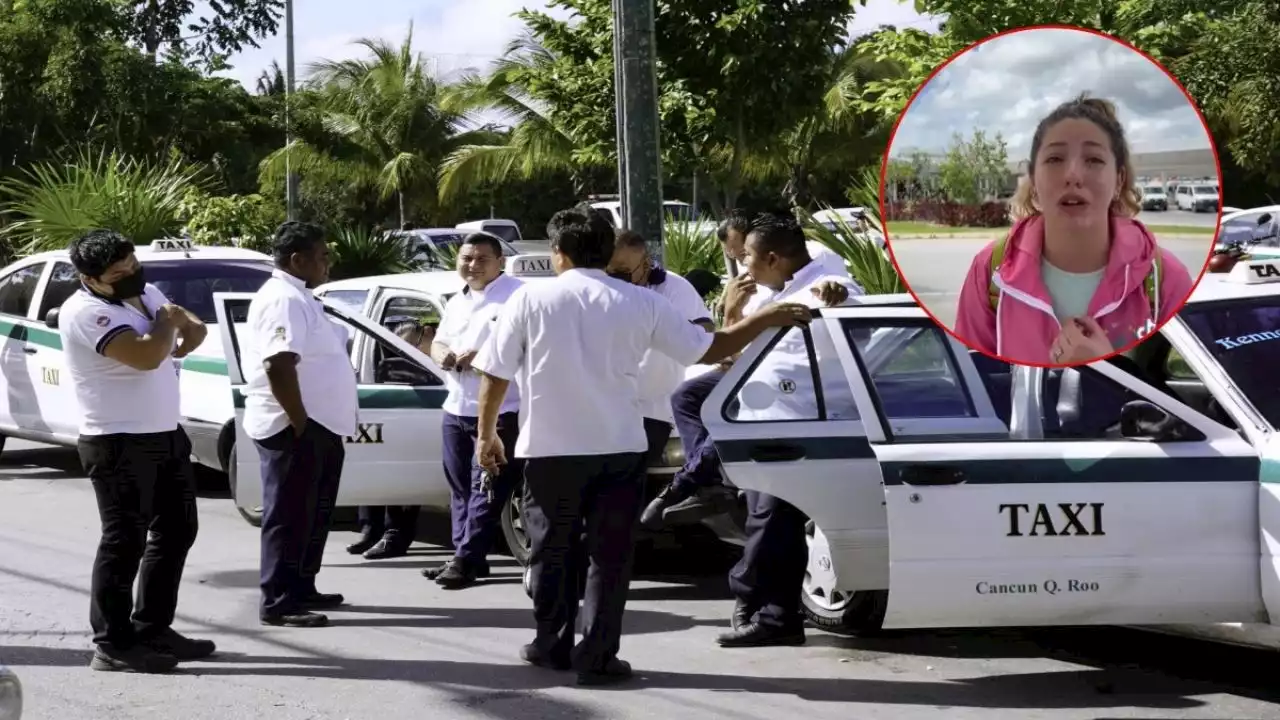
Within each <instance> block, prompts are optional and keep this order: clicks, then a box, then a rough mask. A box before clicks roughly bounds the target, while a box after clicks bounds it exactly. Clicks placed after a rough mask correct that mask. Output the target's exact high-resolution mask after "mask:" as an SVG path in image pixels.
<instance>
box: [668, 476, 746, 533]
mask: <svg viewBox="0 0 1280 720" xmlns="http://www.w3.org/2000/svg"><path fill="white" fill-rule="evenodd" d="M737 504H738V493H737V491H735V490H730V489H728V488H726V487H725V486H723V485H712V486H710V487H703V488H698V492H696V493H694V494H693V495H691V496H690V497H687V498H685V499H684V500H681V501H680V502H678V503H675V504H674V505H671V506H669V507H668V508H667V509H666V511H664V512H663V513H662V519H663V521H664V522H666V523H667V524H671V525H691V524H693V523H696V522H698V521H700V520H702V519H703V518H709V517H713V516H716V515H720V514H721V513H727V512H731V511H732V510H733V509H734V506H735V505H737Z"/></svg>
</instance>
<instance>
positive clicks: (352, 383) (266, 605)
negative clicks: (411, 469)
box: [242, 222, 359, 627]
mask: <svg viewBox="0 0 1280 720" xmlns="http://www.w3.org/2000/svg"><path fill="white" fill-rule="evenodd" d="M272 251H273V254H274V256H275V262H276V269H275V271H274V272H273V273H272V274H271V277H270V278H269V279H268V280H267V282H265V283H264V284H263V285H262V288H261V289H260V290H258V293H257V294H256V295H255V296H254V298H253V301H252V302H250V303H249V313H248V323H247V324H248V331H247V332H246V333H245V336H244V347H243V348H242V359H243V363H244V372H245V381H246V382H245V403H244V429H245V432H246V433H247V434H248V435H249V437H250V438H253V443H254V445H256V446H257V448H258V457H259V458H260V459H261V463H262V567H261V572H262V578H261V587H262V604H261V607H260V609H259V617H260V618H261V620H262V623H263V624H264V625H285V626H290V627H319V626H322V625H327V624H328V622H329V619H328V618H327V617H326V616H324V615H321V614H319V613H316V612H313V611H314V610H320V609H325V608H333V607H338V606H340V605H342V604H343V602H344V598H343V597H342V595H339V594H337V593H331V594H326V593H321V592H319V591H318V590H317V589H316V575H317V574H319V572H320V563H321V559H322V557H323V555H324V545H325V541H326V540H327V539H328V537H329V528H330V525H331V523H332V518H333V505H334V501H335V500H336V499H337V496H338V482H339V480H340V479H341V477H342V463H343V460H344V459H345V456H346V453H345V448H344V446H343V437H344V436H351V435H354V434H355V432H356V424H357V420H358V417H357V416H358V412H359V410H358V403H357V395H356V375H355V370H354V369H353V368H352V366H351V357H350V355H349V354H348V351H347V338H346V333H345V332H343V331H342V329H341V328H339V326H338V325H337V324H336V323H334V322H333V321H332V320H330V319H329V317H328V316H327V315H326V314H325V311H324V306H323V305H322V304H321V303H320V301H319V300H318V299H317V298H316V296H315V295H314V294H313V293H312V290H313V288H315V287H316V286H317V285H320V284H322V283H324V282H325V281H327V280H328V279H329V247H328V245H327V243H326V242H325V236H324V230H323V229H322V228H320V227H318V226H316V225H312V224H310V223H303V222H286V223H284V224H283V225H281V226H280V227H279V228H278V229H277V230H276V235H275V239H274V241H273V247H272ZM246 450H247V448H246Z"/></svg>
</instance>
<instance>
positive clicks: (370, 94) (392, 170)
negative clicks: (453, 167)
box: [262, 26, 482, 225]
mask: <svg viewBox="0 0 1280 720" xmlns="http://www.w3.org/2000/svg"><path fill="white" fill-rule="evenodd" d="M355 44H356V45H359V46H361V47H363V48H364V49H365V50H367V51H368V53H369V56H368V57H365V58H360V59H355V60H338V61H334V60H323V61H320V62H317V63H315V64H313V65H312V66H311V77H310V78H309V83H308V84H309V86H310V87H311V88H312V89H313V90H314V91H315V93H316V95H317V101H318V104H319V112H320V115H321V118H322V123H323V126H324V129H325V130H326V131H327V132H328V133H330V134H331V135H332V136H333V137H334V138H335V139H336V140H337V143H335V146H331V147H326V148H319V147H314V146H311V145H308V144H307V143H306V142H303V141H294V142H291V143H290V144H289V145H287V146H285V147H284V148H281V149H280V150H278V151H276V152H275V153H272V154H271V156H269V157H268V158H267V159H266V160H264V161H263V164H262V175H263V177H262V181H263V182H264V183H277V182H280V181H281V180H282V179H283V177H284V174H285V158H286V157H288V158H289V159H290V160H291V162H292V165H293V166H294V167H295V169H296V171H297V172H299V173H301V174H304V175H305V174H307V173H309V172H315V173H319V174H324V175H329V176H331V177H342V178H345V179H347V180H348V181H350V182H354V183H357V184H365V185H369V186H373V187H376V188H377V189H378V191H379V194H380V196H381V197H382V199H384V200H385V199H389V198H391V197H393V196H394V197H395V198H396V200H397V203H398V206H399V219H400V223H401V225H403V224H404V223H406V222H407V221H408V219H409V215H410V212H411V207H412V206H413V205H419V208H418V209H421V210H425V211H427V212H430V211H432V210H434V209H435V208H436V206H437V203H436V198H437V196H438V194H439V193H438V191H437V189H436V176H437V173H438V168H439V165H440V163H441V161H442V160H443V159H444V157H445V156H446V155H448V154H449V153H450V151H452V150H453V148H454V147H456V146H457V145H460V144H461V145H465V144H468V143H469V142H471V141H472V139H473V138H475V137H478V136H482V134H480V133H475V134H473V133H469V132H467V131H466V128H465V125H464V122H463V118H462V116H461V115H459V114H456V113H453V112H450V111H448V110H446V109H445V108H444V107H443V105H442V103H441V99H442V97H441V96H442V91H441V87H440V85H439V84H438V83H437V82H436V80H435V79H434V78H433V77H432V74H431V71H430V70H429V69H428V63H427V62H426V60H425V58H423V56H422V55H420V54H419V53H416V52H415V51H414V50H413V27H412V26H410V28H409V32H408V34H407V35H406V36H405V38H404V40H403V41H402V42H401V43H400V44H399V45H398V46H396V45H392V44H390V43H387V42H385V41H383V40H377V39H369V38H362V39H360V40H357V41H356V42H355ZM337 145H341V146H342V148H341V149H339V148H338V147H337Z"/></svg>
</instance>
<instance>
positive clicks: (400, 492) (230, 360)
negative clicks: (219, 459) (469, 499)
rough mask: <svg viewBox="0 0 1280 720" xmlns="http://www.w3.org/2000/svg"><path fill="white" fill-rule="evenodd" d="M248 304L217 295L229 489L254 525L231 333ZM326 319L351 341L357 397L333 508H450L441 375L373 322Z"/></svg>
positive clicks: (253, 460) (253, 476)
mask: <svg viewBox="0 0 1280 720" xmlns="http://www.w3.org/2000/svg"><path fill="white" fill-rule="evenodd" d="M252 298H253V295H252V294H247V293H216V294H215V295H214V304H215V310H216V312H217V315H218V329H219V331H220V332H221V333H222V334H223V337H222V341H223V347H224V348H226V349H227V350H226V356H227V375H228V377H229V378H230V381H231V393H232V400H233V403H234V407H235V413H236V439H235V450H234V451H233V452H234V455H233V457H234V458H235V461H234V463H233V468H232V470H231V481H232V488H233V491H234V493H235V503H236V506H237V507H238V508H239V509H240V511H241V513H242V514H245V516H246V518H247V519H249V520H250V521H251V522H254V521H256V520H258V519H260V516H261V505H262V478H261V475H260V471H259V462H258V454H257V451H256V448H255V447H254V444H253V440H252V439H251V438H249V437H248V435H246V434H245V432H244V423H243V422H242V420H243V418H244V405H245V392H244V388H245V374H244V368H243V367H242V366H241V358H242V352H241V347H242V338H240V337H239V336H238V334H237V333H238V332H242V330H241V329H240V328H237V327H236V325H237V322H238V323H241V328H243V323H244V321H245V319H246V316H247V312H248V306H249V301H250V300H252ZM325 312H326V313H327V314H328V315H329V316H330V319H331V320H333V321H334V322H335V323H337V324H339V325H340V326H342V327H343V328H344V329H345V330H346V332H347V333H348V337H349V341H350V347H351V355H352V365H353V367H354V369H355V372H356V374H357V378H358V386H357V387H358V393H359V413H360V417H359V424H358V427H357V430H356V434H355V435H353V436H351V437H347V438H346V460H345V462H344V464H343V473H342V475H343V477H342V484H341V486H340V488H339V491H338V502H337V504H338V505H340V506H350V505H426V506H432V507H447V505H448V498H449V489H448V484H447V483H446V482H445V478H444V469H443V451H442V444H441V434H440V427H441V420H442V417H443V411H442V410H441V405H442V404H443V403H444V398H445V395H446V394H447V391H446V390H445V387H444V381H443V380H442V379H441V377H442V371H441V370H440V369H439V368H438V367H437V366H436V365H435V363H434V362H432V360H431V359H430V358H429V357H427V356H426V355H425V354H423V353H422V352H420V351H419V350H418V349H417V348H414V347H411V346H410V345H408V344H407V343H405V342H404V341H403V340H401V339H400V338H398V337H396V336H395V335H394V334H393V333H391V332H388V331H387V330H385V329H384V328H382V327H379V326H378V324H377V323H376V322H372V321H370V320H369V319H367V318H364V317H362V316H360V315H357V314H354V313H351V312H349V311H347V310H344V309H342V308H341V307H339V306H335V305H332V304H328V303H326V304H325ZM232 319H235V320H236V321H237V322H230V321H229V320H232Z"/></svg>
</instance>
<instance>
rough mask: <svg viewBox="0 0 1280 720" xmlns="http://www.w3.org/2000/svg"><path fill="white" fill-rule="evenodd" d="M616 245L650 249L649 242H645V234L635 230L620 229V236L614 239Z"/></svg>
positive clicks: (635, 248) (634, 248) (633, 248)
mask: <svg viewBox="0 0 1280 720" xmlns="http://www.w3.org/2000/svg"><path fill="white" fill-rule="evenodd" d="M614 247H620V248H631V249H632V250H648V249H649V243H647V242H645V241H644V236H643V235H641V234H640V233H638V232H636V231H635V230H619V231H618V238H617V240H615V241H614Z"/></svg>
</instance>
